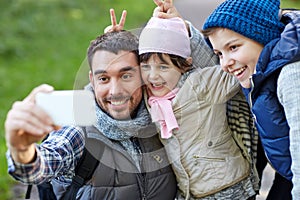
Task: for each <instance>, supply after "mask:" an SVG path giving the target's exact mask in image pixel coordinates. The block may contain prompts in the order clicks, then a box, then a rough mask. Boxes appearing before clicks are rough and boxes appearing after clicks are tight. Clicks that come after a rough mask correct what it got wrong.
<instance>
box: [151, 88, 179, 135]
mask: <svg viewBox="0 0 300 200" xmlns="http://www.w3.org/2000/svg"><path fill="white" fill-rule="evenodd" d="M178 90H179V88H175V89H174V90H172V91H171V92H169V93H168V94H166V95H165V96H163V97H155V96H151V97H150V98H149V100H148V103H149V105H150V106H151V110H150V114H151V117H152V121H153V122H157V121H158V122H159V123H160V134H161V138H164V139H168V138H170V137H171V136H172V130H173V129H178V128H179V127H178V124H177V121H176V118H175V116H174V112H173V109H172V102H171V100H172V99H173V98H174V97H175V96H176V94H177V92H178Z"/></svg>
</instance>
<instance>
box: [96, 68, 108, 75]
mask: <svg viewBox="0 0 300 200" xmlns="http://www.w3.org/2000/svg"><path fill="white" fill-rule="evenodd" d="M105 73H107V71H106V70H102V69H98V70H95V71H94V75H97V74H105Z"/></svg>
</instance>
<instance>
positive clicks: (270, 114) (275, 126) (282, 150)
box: [243, 12, 300, 180]
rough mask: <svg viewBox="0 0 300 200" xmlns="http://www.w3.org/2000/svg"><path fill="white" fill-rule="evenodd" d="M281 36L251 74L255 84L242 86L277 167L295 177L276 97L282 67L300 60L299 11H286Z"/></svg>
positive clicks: (280, 109)
mask: <svg viewBox="0 0 300 200" xmlns="http://www.w3.org/2000/svg"><path fill="white" fill-rule="evenodd" d="M282 22H283V23H285V24H286V26H285V29H284V31H283V32H282V34H281V37H280V38H278V39H275V40H272V41H271V42H270V43H268V44H267V45H266V46H265V47H264V49H263V50H262V53H261V55H260V58H259V60H258V63H257V65H256V73H255V74H253V76H252V87H251V88H250V89H245V88H244V89H243V91H244V93H245V95H246V98H247V100H248V102H249V105H250V107H251V110H252V113H253V116H254V118H255V122H256V127H257V129H258V132H259V134H260V137H261V141H262V144H263V147H264V149H265V153H266V156H267V158H268V160H269V162H270V164H271V165H272V166H273V167H274V169H275V170H276V171H277V172H278V173H279V174H281V175H282V176H284V177H285V178H287V179H288V180H291V179H292V176H293V175H292V172H291V155H290V150H289V125H288V123H287V120H286V117H285V113H284V109H283V107H282V106H281V104H280V103H279V101H278V97H277V79H278V76H279V74H280V72H281V69H282V67H284V66H285V65H287V64H289V63H292V62H296V61H299V60H300V26H299V24H300V12H292V13H288V14H285V15H284V16H283V18H282Z"/></svg>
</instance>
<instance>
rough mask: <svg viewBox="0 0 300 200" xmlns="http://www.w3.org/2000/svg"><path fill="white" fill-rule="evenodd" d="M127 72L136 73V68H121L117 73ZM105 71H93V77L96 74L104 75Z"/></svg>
mask: <svg viewBox="0 0 300 200" xmlns="http://www.w3.org/2000/svg"><path fill="white" fill-rule="evenodd" d="M128 71H135V72H136V71H137V68H136V67H132V66H127V67H123V68H122V69H120V70H119V72H128ZM106 73H107V71H106V70H103V69H98V70H95V71H94V75H97V74H106Z"/></svg>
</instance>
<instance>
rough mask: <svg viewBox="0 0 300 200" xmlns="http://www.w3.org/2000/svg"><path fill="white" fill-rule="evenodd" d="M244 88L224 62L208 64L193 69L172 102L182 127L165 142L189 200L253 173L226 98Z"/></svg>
mask: <svg viewBox="0 0 300 200" xmlns="http://www.w3.org/2000/svg"><path fill="white" fill-rule="evenodd" d="M239 90H240V86H239V83H238V82H237V81H236V80H235V79H234V77H233V76H230V75H229V74H227V73H225V72H223V71H222V69H221V67H220V66H216V67H208V68H204V69H197V70H195V71H194V72H193V73H191V74H190V75H189V76H188V78H187V79H186V81H185V82H184V84H183V85H182V86H181V88H180V90H179V92H178V94H177V95H176V97H175V98H174V99H173V101H172V104H173V111H174V113H175V117H176V119H177V122H178V125H179V129H178V130H174V131H173V136H172V137H171V138H169V139H161V141H162V143H163V144H164V146H165V149H166V151H167V154H168V156H169V160H170V161H171V162H172V167H173V170H174V172H175V174H176V176H177V181H178V186H179V189H180V191H181V192H182V194H183V195H184V196H185V197H186V199H188V198H189V197H190V195H192V196H193V197H194V198H201V197H204V196H207V195H210V194H213V193H216V192H218V191H220V190H222V189H224V188H227V187H229V186H231V185H234V184H236V183H237V182H239V181H241V180H242V179H244V178H246V177H247V176H249V173H250V164H249V162H248V161H247V159H246V158H244V157H243V156H242V153H241V151H240V149H239V147H238V146H237V144H236V142H235V140H234V138H233V134H232V132H231V130H230V129H229V127H228V124H227V118H226V102H227V101H228V100H229V99H230V98H232V97H233V96H234V95H235V94H237V93H238V92H239Z"/></svg>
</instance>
